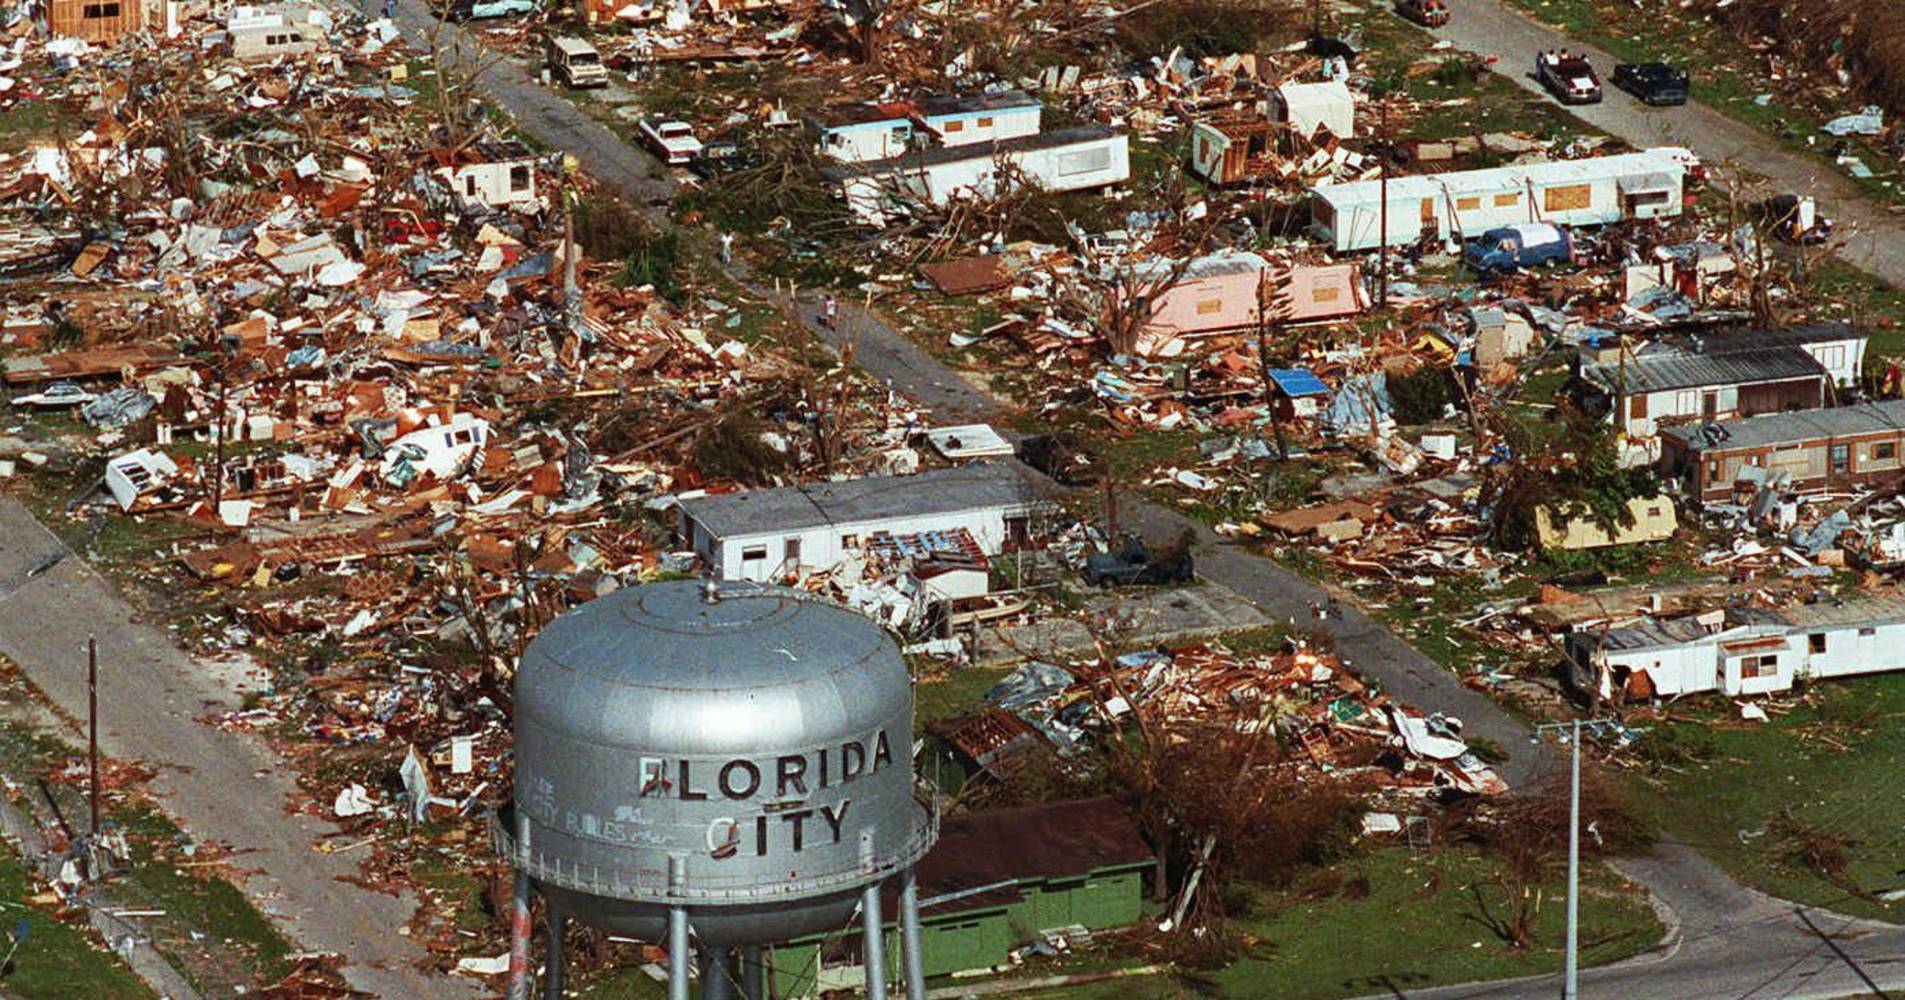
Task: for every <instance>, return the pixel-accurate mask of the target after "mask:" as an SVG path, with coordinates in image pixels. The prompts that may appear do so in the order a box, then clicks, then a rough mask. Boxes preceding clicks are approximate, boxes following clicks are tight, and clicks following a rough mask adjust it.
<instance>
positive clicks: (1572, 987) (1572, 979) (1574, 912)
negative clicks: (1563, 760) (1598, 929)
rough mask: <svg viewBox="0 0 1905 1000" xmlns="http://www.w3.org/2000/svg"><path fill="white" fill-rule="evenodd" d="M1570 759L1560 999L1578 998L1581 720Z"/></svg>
mask: <svg viewBox="0 0 1905 1000" xmlns="http://www.w3.org/2000/svg"><path fill="white" fill-rule="evenodd" d="M1568 742H1569V743H1571V744H1573V750H1574V759H1573V762H1572V763H1571V764H1570V765H1569V776H1568V957H1567V965H1566V966H1565V967H1564V969H1563V971H1562V975H1561V1000H1575V998H1576V997H1578V996H1580V995H1581V984H1580V981H1579V980H1580V971H1581V970H1580V962H1581V954H1580V946H1581V919H1580V918H1581V720H1580V719H1576V720H1574V729H1573V731H1572V732H1571V733H1570V735H1569V737H1568Z"/></svg>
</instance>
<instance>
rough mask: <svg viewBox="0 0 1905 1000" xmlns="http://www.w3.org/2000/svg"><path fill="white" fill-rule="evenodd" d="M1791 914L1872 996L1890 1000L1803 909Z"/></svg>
mask: <svg viewBox="0 0 1905 1000" xmlns="http://www.w3.org/2000/svg"><path fill="white" fill-rule="evenodd" d="M1793 912H1794V913H1796V914H1798V915H1799V919H1800V920H1801V921H1802V922H1803V923H1805V925H1806V929H1807V930H1809V931H1811V932H1813V933H1814V934H1816V935H1818V937H1819V940H1821V941H1823V942H1825V945H1826V947H1828V948H1831V949H1832V953H1833V954H1834V955H1837V956H1839V961H1841V962H1844V963H1845V964H1846V967H1847V968H1849V969H1851V970H1852V971H1853V973H1855V974H1856V975H1857V976H1858V977H1859V979H1860V980H1861V981H1862V982H1864V983H1865V986H1866V988H1867V989H1869V990H1871V991H1872V995H1873V996H1875V997H1878V998H1879V1000H1891V995H1890V994H1888V993H1886V992H1885V991H1884V990H1882V989H1879V984H1877V983H1875V982H1873V981H1872V977H1871V976H1869V975H1866V972H1865V970H1864V969H1862V968H1860V967H1859V963H1857V962H1855V961H1853V960H1852V956H1851V955H1848V954H1846V951H1845V949H1844V948H1841V947H1839V942H1838V941H1837V940H1836V939H1834V938H1833V937H1832V936H1831V935H1829V934H1827V933H1826V932H1825V931H1822V930H1820V929H1819V925H1818V924H1815V923H1813V922H1812V917H1811V916H1810V915H1808V914H1807V913H1806V908H1805V907H1803V906H1795V907H1793ZM1844 929H1845V928H1844V927H1841V928H1840V930H1841V931H1843V930H1844Z"/></svg>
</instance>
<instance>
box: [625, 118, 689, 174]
mask: <svg viewBox="0 0 1905 1000" xmlns="http://www.w3.org/2000/svg"><path fill="white" fill-rule="evenodd" d="M639 127H640V128H641V132H642V140H643V141H644V142H646V143H648V145H649V146H650V147H651V148H653V149H654V150H655V152H657V153H659V154H661V158H662V161H663V162H665V163H667V164H668V165H669V166H671V167H679V166H685V165H687V163H688V162H689V161H690V160H693V159H694V158H695V157H697V156H700V155H701V140H700V139H697V138H695V130H694V127H693V126H691V125H689V124H688V123H687V122H678V121H657V120H655V119H653V118H644V119H642V121H641V125H640V126H639Z"/></svg>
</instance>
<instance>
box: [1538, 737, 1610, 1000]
mask: <svg viewBox="0 0 1905 1000" xmlns="http://www.w3.org/2000/svg"><path fill="white" fill-rule="evenodd" d="M1582 721H1583V720H1581V719H1575V720H1573V721H1572V722H1544V723H1541V724H1539V725H1537V726H1535V732H1534V735H1533V736H1531V737H1529V739H1528V742H1530V743H1540V742H1541V738H1542V736H1543V735H1544V734H1546V733H1548V732H1549V731H1551V730H1558V729H1566V730H1567V732H1568V737H1567V739H1568V743H1569V744H1570V746H1569V750H1570V751H1571V752H1572V760H1571V761H1570V763H1569V776H1568V943H1567V959H1566V962H1565V964H1564V965H1563V966H1562V972H1561V1000H1578V998H1579V997H1580V995H1581V993H1580V971H1581V970H1580V966H1581V962H1580V959H1581V953H1580V951H1581V949H1580V943H1581V921H1580V914H1581V722H1582ZM1586 721H1587V722H1588V723H1589V724H1590V725H1594V724H1599V723H1602V722H1613V721H1615V720H1613V719H1588V720H1586Z"/></svg>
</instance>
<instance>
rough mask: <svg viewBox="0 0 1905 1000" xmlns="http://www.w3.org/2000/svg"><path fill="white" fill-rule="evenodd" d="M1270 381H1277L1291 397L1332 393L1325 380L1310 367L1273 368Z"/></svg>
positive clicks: (1278, 386) (1281, 388) (1280, 387)
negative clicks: (1318, 376) (1324, 382)
mask: <svg viewBox="0 0 1905 1000" xmlns="http://www.w3.org/2000/svg"><path fill="white" fill-rule="evenodd" d="M1270 381H1272V382H1275V383H1276V384H1277V388H1278V389H1279V390H1281V391H1282V392H1283V394H1284V395H1285V396H1289V397H1291V398H1295V397H1298V396H1327V395H1329V394H1330V387H1329V386H1327V385H1324V384H1323V380H1322V379H1320V378H1317V377H1316V373H1315V372H1312V371H1310V370H1309V369H1308V368H1272V369H1270Z"/></svg>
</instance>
